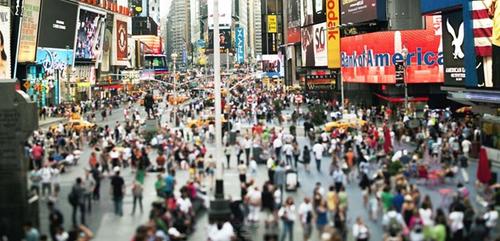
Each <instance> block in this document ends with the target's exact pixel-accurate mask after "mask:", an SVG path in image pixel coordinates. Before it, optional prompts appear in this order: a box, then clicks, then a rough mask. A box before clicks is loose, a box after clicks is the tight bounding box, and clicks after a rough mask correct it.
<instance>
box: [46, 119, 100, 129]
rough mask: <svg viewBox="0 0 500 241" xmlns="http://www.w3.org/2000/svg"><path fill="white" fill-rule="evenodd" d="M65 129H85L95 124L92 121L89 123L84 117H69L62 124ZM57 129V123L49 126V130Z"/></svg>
mask: <svg viewBox="0 0 500 241" xmlns="http://www.w3.org/2000/svg"><path fill="white" fill-rule="evenodd" d="M63 126H64V129H65V130H72V131H77V132H81V131H85V130H89V129H91V128H93V127H94V126H96V124H94V123H90V122H88V121H86V120H84V119H70V120H69V121H68V122H66V123H64V124H63ZM57 129H58V124H53V125H51V126H50V127H49V131H50V132H56V131H57Z"/></svg>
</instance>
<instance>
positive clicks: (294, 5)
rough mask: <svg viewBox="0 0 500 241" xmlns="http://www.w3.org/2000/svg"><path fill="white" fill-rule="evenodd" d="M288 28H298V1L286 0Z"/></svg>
mask: <svg viewBox="0 0 500 241" xmlns="http://www.w3.org/2000/svg"><path fill="white" fill-rule="evenodd" d="M286 10H287V11H288V13H287V17H288V28H297V27H300V0H288V7H287V9H286Z"/></svg>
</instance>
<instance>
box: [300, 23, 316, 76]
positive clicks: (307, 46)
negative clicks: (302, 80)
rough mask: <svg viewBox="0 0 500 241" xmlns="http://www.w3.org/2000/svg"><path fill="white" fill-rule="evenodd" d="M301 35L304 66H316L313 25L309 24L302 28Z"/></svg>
mask: <svg viewBox="0 0 500 241" xmlns="http://www.w3.org/2000/svg"><path fill="white" fill-rule="evenodd" d="M300 31H301V32H300V35H301V40H300V42H301V46H302V66H304V67H314V66H315V64H314V41H313V36H314V35H313V34H314V29H313V26H312V25H311V26H307V27H304V28H302V29H301V30H300Z"/></svg>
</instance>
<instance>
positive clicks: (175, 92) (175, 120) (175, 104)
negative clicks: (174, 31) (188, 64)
mask: <svg viewBox="0 0 500 241" xmlns="http://www.w3.org/2000/svg"><path fill="white" fill-rule="evenodd" d="M170 57H172V61H173V62H174V68H173V70H174V126H177V76H176V74H175V61H176V59H177V53H172V55H171V56H170Z"/></svg>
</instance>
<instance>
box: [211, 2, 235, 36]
mask: <svg viewBox="0 0 500 241" xmlns="http://www.w3.org/2000/svg"><path fill="white" fill-rule="evenodd" d="M207 2H208V3H207V5H208V28H209V29H214V9H213V8H214V0H208V1H207ZM231 10H232V1H221V0H219V28H220V29H230V28H231V23H232V18H231V16H232V15H231V14H232V11H231Z"/></svg>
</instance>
